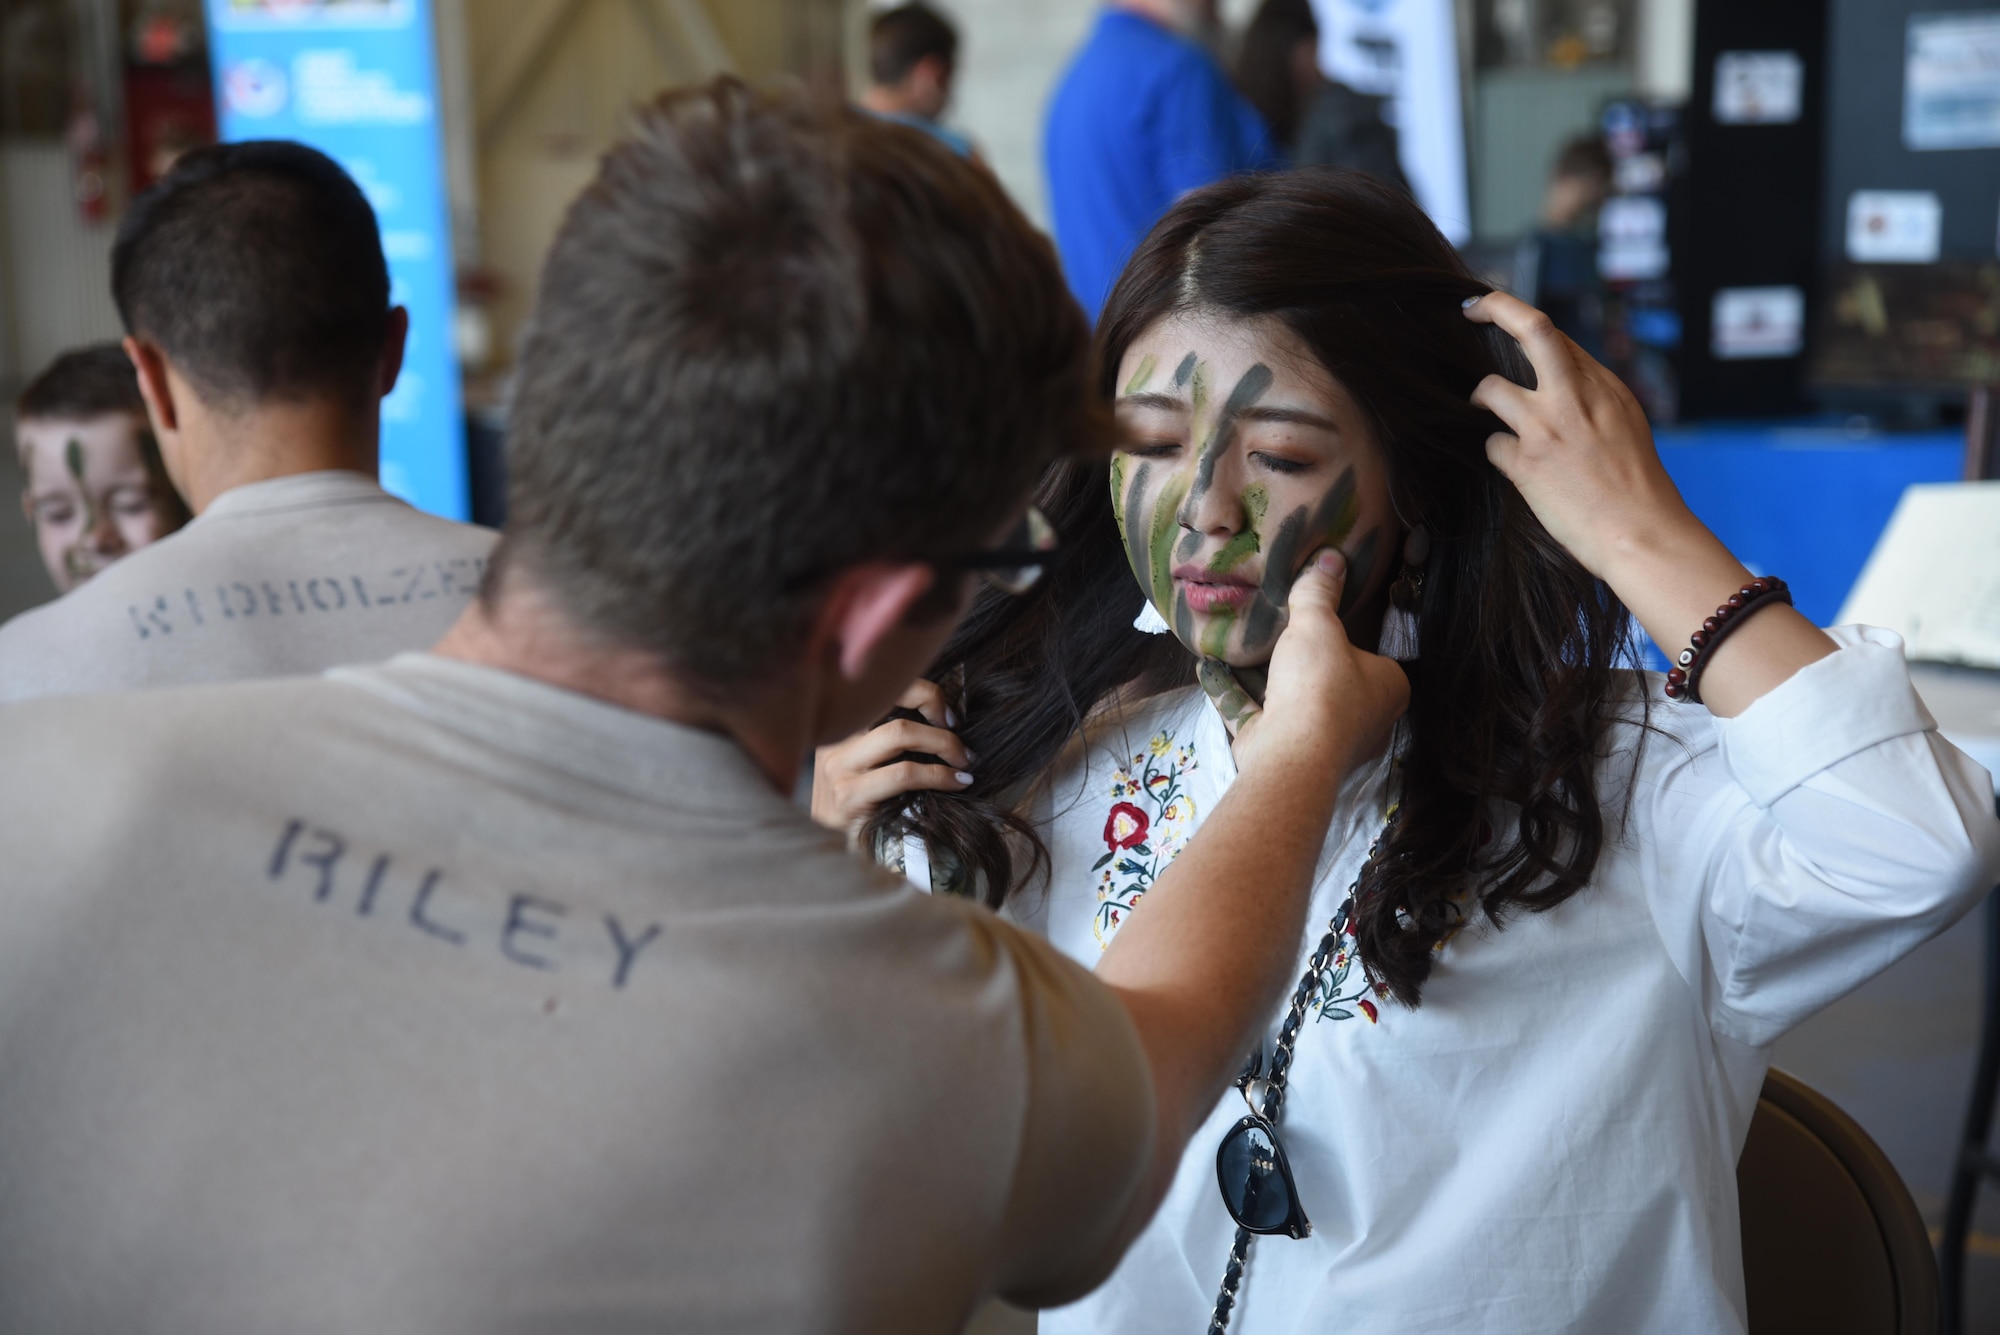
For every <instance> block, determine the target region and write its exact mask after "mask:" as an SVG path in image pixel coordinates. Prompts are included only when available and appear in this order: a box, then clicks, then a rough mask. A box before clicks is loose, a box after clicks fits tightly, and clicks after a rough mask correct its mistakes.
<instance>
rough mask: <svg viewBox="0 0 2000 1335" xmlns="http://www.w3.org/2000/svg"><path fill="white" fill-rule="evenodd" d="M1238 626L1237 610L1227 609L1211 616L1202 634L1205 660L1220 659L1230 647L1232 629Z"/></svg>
mask: <svg viewBox="0 0 2000 1335" xmlns="http://www.w3.org/2000/svg"><path fill="white" fill-rule="evenodd" d="M1235 624H1236V609H1235V608H1233V607H1225V608H1223V609H1222V610H1221V611H1219V612H1214V613H1211V614H1210V615H1209V618H1208V625H1207V626H1206V627H1205V628H1204V629H1203V630H1202V632H1201V653H1202V657H1204V658H1220V657H1222V652H1223V650H1224V649H1225V648H1227V647H1228V645H1229V631H1230V628H1231V627H1233V626H1234V625H1235Z"/></svg>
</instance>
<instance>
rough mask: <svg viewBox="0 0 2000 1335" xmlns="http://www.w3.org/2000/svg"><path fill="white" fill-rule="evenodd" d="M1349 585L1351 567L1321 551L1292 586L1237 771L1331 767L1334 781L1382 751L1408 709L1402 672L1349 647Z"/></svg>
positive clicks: (1245, 727)
mask: <svg viewBox="0 0 2000 1335" xmlns="http://www.w3.org/2000/svg"><path fill="white" fill-rule="evenodd" d="M1346 582H1347V562H1346V560H1345V559H1344V558H1343V557H1342V556H1341V554H1340V552H1339V550H1338V549H1336V548H1332V547H1324V548H1321V549H1320V550H1319V551H1318V552H1315V553H1314V554H1313V559H1312V560H1310V561H1308V562H1307V563H1306V568H1305V569H1304V570H1303V571H1301V572H1300V573H1299V577H1298V579H1297V580H1296V581H1295V582H1294V583H1293V584H1292V592H1291V598H1290V600H1289V602H1288V603H1287V604H1286V611H1287V620H1286V624H1285V629H1284V631H1283V632H1282V633H1281V634H1280V635H1279V636H1278V642H1277V645H1276V646H1275V647H1274V648H1273V649H1272V651H1271V666H1270V669H1269V676H1268V678H1267V679H1266V681H1265V684H1264V704H1263V707H1262V708H1261V709H1259V710H1257V711H1256V712H1254V713H1251V714H1249V715H1248V716H1246V717H1245V719H1244V720H1243V722H1242V723H1241V724H1239V725H1238V727H1237V730H1236V744H1235V747H1234V751H1235V755H1236V764H1237V768H1238V769H1239V770H1242V771H1246V772H1247V771H1248V770H1249V769H1250V768H1251V767H1253V766H1255V765H1260V764H1267V763H1277V764H1298V765H1304V766H1312V767H1317V768H1327V767H1331V770H1332V777H1333V778H1334V779H1335V781H1336V782H1337V781H1338V780H1339V779H1340V778H1342V777H1344V776H1345V775H1346V774H1347V772H1348V771H1349V770H1351V769H1353V768H1354V766H1355V765H1357V764H1359V763H1360V762H1361V761H1363V760H1366V759H1367V758H1368V757H1369V756H1372V755H1374V754H1376V753H1377V752H1379V751H1380V750H1381V749H1382V746H1383V744H1384V743H1386V742H1387V741H1388V739H1389V729H1390V728H1391V727H1392V726H1393V725H1394V724H1395V722H1396V720H1397V719H1399V718H1401V717H1402V715H1403V711H1404V710H1405V709H1407V708H1408V707H1409V704H1410V679H1409V677H1408V676H1406V675H1405V674H1404V672H1403V669H1402V666H1401V665H1400V664H1398V663H1397V662H1396V661H1395V660H1394V659H1390V658H1384V657H1382V656H1381V655H1380V654H1371V653H1368V652H1367V651H1366V650H1363V649H1357V648H1355V647H1354V645H1353V643H1352V642H1351V641H1349V640H1348V638H1347V630H1346V627H1344V626H1342V625H1341V623H1340V616H1339V608H1340V592H1341V589H1342V587H1343V586H1344V585H1345V584H1346Z"/></svg>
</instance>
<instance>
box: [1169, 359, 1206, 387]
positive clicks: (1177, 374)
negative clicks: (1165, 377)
mask: <svg viewBox="0 0 2000 1335" xmlns="http://www.w3.org/2000/svg"><path fill="white" fill-rule="evenodd" d="M1200 360H1201V359H1200V358H1199V357H1197V356H1196V355H1195V354H1194V353H1192V352H1190V353H1189V354H1188V355H1187V356H1185V357H1183V358H1181V364H1180V365H1179V366H1176V367H1175V368H1174V388H1175V389H1186V388H1187V382H1188V377H1190V376H1192V375H1193V374H1194V364H1195V363H1196V362H1198V361H1200Z"/></svg>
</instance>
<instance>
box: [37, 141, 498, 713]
mask: <svg viewBox="0 0 2000 1335" xmlns="http://www.w3.org/2000/svg"><path fill="white" fill-rule="evenodd" d="M111 269H112V274H111V283H112V295H113V296H114V297H115V299H116V300H117V304H118V311H119V314H120V316H121V317H122V318H123V320H124V323H125V329H126V334H127V338H126V339H125V351H126V353H127V354H128V355H129V357H130V359H131V362H132V365H133V366H134V367H136V368H137V371H138V378H139V391H140V392H141V393H142V394H143V395H144V398H145V404H146V409H147V412H148V414H149V416H150V418H151V422H152V433H153V436H154V438H155V439H156V441H157V442H158V447H159V454H160V458H161V461H162V463H163V465H164V466H165V469H166V472H167V475H168V477H169V478H171V479H172V481H173V485H174V487H175V488H176V489H177V490H178V491H179V492H180V494H181V495H182V496H183V497H184V498H185V499H186V501H187V503H188V506H189V507H190V508H191V509H192V510H193V511H194V514H195V516H196V518H195V520H194V522H192V523H191V524H189V525H188V526H187V527H186V528H184V529H182V530H181V531H180V532H179V533H176V534H174V535H173V536H172V537H171V538H167V539H163V540H161V541H160V542H157V543H155V544H153V545H152V546H150V547H148V548H147V549H146V550H144V551H143V552H139V553H136V554H134V555H133V556H132V557H128V558H126V559H125V560H123V561H121V562H119V563H118V565H116V566H115V567H113V568H112V569H110V570H107V571H106V572H105V573H104V575H102V576H99V577H98V578H96V579H94V580H92V581H91V582H90V583H89V584H87V585H84V586H83V587H82V588H80V589H77V590H75V591H74V592H72V593H70V594H69V595H68V596H66V597H63V598H61V599H58V600H57V601H56V602H54V603H50V604H48V605H46V606H44V607H40V608H37V609H35V610H34V611H31V612H27V613H24V614H22V615H21V616H19V617H16V618H15V619H14V620H13V621H11V622H9V623H7V625H5V626H4V627H0V701H4V700H18V699H24V698H28V697H31V696H38V695H54V694H77V693H84V692H93V691H109V690H118V689H125V688H132V687H140V686H161V685H173V684H177V683H182V682H199V681H227V680H234V679H238V678H244V677H262V676H276V675H287V674H294V673H307V672H318V671H322V670H324V669H326V668H329V667H333V666H335V665H337V664H341V663H359V662H370V661H374V660H377V659H381V658H386V657H388V656H390V655H391V654H394V653H397V652H399V651H401V650H404V649H415V648H419V647H421V646H423V645H426V644H429V643H431V642H432V641H434V640H435V639H436V638H437V636H438V635H439V634H441V633H442V632H443V630H444V628H445V627H446V626H448V625H450V624H451V621H452V619H453V618H454V617H456V616H457V615H458V613H459V612H460V611H462V610H463V609H464V607H465V605H466V603H467V602H468V601H469V600H470V598H471V596H472V593H473V591H474V590H475V589H476V588H477V587H478V584H479V580H480V578H481V575H482V573H483V571H484V568H485V558H486V553H487V550H488V549H489V548H490V547H491V545H492V542H493V534H492V533H490V532H489V531H487V530H485V529H479V528H473V527H471V526H469V525H465V524H454V523H451V522H450V521H448V520H444V519H439V518H437V517H435V516H432V515H426V514H422V513H420V512H418V511H416V510H414V509H412V508H411V507H410V506H408V505H406V504H404V503H403V502H402V501H399V500H397V499H396V498H394V497H393V496H390V495H389V494H388V493H386V492H385V491H383V490H382V488H381V487H380V486H379V485H378V484H377V482H376V469H377V454H378V436H379V431H380V424H381V401H382V398H383V396H385V395H386V394H388V393H389V391H390V390H391V389H392V388H394V386H395V384H396V379H397V375H398V373H399V371H400V369H401V366H402V357H403V337H404V333H405V331H406V330H407V328H408V317H407V315H406V314H405V313H404V311H403V310H402V308H401V307H394V306H391V305H390V301H389V271H388V266H387V264H386V263H385V261H384V260H383V257H382V244H381V238H380V235H379V234H378V232H377V230H376V223H375V212H374V210H373V209H372V208H370V207H369V205H368V201H367V199H366V198H365V197H364V196H363V195H362V193H361V191H360V189H359V188H358V187H357V186H356V185H355V184H354V182H353V181H352V180H351V179H349V177H348V176H347V174H346V173H345V172H343V171H342V170H341V169H340V168H339V166H337V165H336V164H335V163H334V162H333V161H332V160H331V159H329V158H327V157H325V156H324V155H323V154H320V153H318V152H316V151H314V150H313V149H310V148H307V147H305V146H304V145H303V144H295V143H284V142H269V143H242V144H228V145H221V146H218V147H213V148H205V149H199V150H197V151H195V152H193V153H189V154H187V155H186V156H185V157H183V158H181V159H180V160H179V162H177V163H176V164H175V165H174V168H173V170H172V171H171V172H169V173H168V175H167V176H166V178H165V179H164V180H162V181H161V182H160V183H159V184H158V185H157V186H155V187H154V188H153V189H152V190H150V191H148V192H147V193H145V194H144V195H141V196H140V197H139V198H138V199H136V200H134V201H133V203H132V207H131V208H130V209H129V210H128V211H127V213H126V216H125V218H124V220H123V222H122V223H121V224H120V225H119V229H118V240H117V244H116V246H115V247H114V248H113V251H112V257H111Z"/></svg>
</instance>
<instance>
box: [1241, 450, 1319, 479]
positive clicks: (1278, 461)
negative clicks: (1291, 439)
mask: <svg viewBox="0 0 2000 1335" xmlns="http://www.w3.org/2000/svg"><path fill="white" fill-rule="evenodd" d="M1250 457H1251V458H1252V459H1254V460H1256V462H1257V463H1258V464H1259V465H1260V466H1261V467H1264V468H1267V469H1269V470H1270V471H1271V472H1273V473H1282V474H1284V475H1286V476H1290V475H1292V474H1294V473H1304V472H1308V471H1310V470H1311V469H1312V466H1313V465H1312V464H1311V462H1310V461H1308V460H1304V459H1287V458H1285V457H1284V456H1283V455H1281V454H1266V453H1264V452H1263V451H1262V450H1256V451H1253V452H1252V453H1251V455H1250Z"/></svg>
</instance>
